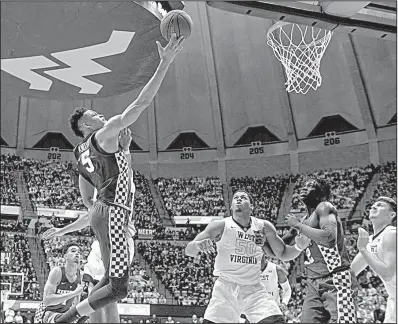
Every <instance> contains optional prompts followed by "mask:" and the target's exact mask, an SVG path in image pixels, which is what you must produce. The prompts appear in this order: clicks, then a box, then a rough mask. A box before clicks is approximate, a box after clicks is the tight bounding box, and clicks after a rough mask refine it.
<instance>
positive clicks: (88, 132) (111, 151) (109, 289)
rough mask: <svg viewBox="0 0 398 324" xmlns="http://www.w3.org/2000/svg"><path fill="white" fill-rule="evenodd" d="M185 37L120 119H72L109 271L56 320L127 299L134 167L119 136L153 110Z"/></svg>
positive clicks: (164, 53)
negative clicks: (128, 228)
mask: <svg viewBox="0 0 398 324" xmlns="http://www.w3.org/2000/svg"><path fill="white" fill-rule="evenodd" d="M183 40H184V38H183V37H180V38H179V39H176V35H175V34H173V35H172V37H171V38H170V41H169V43H168V44H167V46H166V47H165V48H163V47H162V46H161V45H160V43H159V42H157V45H158V52H159V56H160V63H159V65H158V68H157V70H156V72H155V74H154V75H153V77H152V78H151V79H150V80H149V82H148V84H147V85H146V86H145V87H144V88H143V89H142V91H141V93H140V95H139V96H138V98H137V99H136V100H135V101H134V102H133V103H132V104H131V105H130V106H128V107H127V108H126V109H125V110H124V112H123V113H122V114H120V115H116V116H114V117H112V118H111V119H109V120H108V121H106V120H105V118H104V116H102V115H100V114H98V113H97V112H95V111H93V110H89V109H86V108H77V109H76V110H75V111H74V113H73V114H72V116H71V117H70V123H71V128H72V130H73V131H74V132H75V134H76V135H77V136H79V137H82V138H84V139H83V141H82V142H81V143H80V144H79V145H77V146H76V148H75V150H74V153H75V156H76V159H77V161H78V169H79V187H80V191H81V193H82V196H83V200H84V199H85V192H86V191H87V192H90V193H91V192H92V191H93V188H94V187H95V188H96V189H97V191H98V197H97V201H96V202H95V203H94V204H93V205H92V207H90V209H89V213H88V219H89V221H90V223H91V227H92V229H93V232H94V233H95V236H96V237H97V239H98V241H99V243H100V249H101V256H102V261H103V262H104V267H105V269H106V273H105V276H104V277H103V279H102V280H101V281H100V282H99V283H98V284H97V285H96V286H95V287H94V289H93V291H92V293H91V294H90V296H89V297H88V298H87V299H86V300H84V301H82V302H80V303H79V304H78V305H77V306H75V307H71V308H70V309H69V310H68V311H67V312H66V313H65V314H63V315H61V316H60V317H58V318H57V319H56V320H55V321H56V322H66V323H71V322H72V321H74V320H75V319H76V318H79V317H81V316H85V315H89V314H91V313H94V312H95V311H96V310H98V309H100V308H102V307H104V306H106V305H109V304H111V303H114V302H117V301H119V300H121V299H123V298H125V297H126V296H127V293H128V291H127V290H128V282H129V266H130V265H129V249H128V243H127V237H126V226H127V225H128V223H127V222H128V214H129V212H130V207H129V206H130V199H131V194H130V192H131V172H132V171H131V167H130V166H129V163H128V160H127V158H126V156H125V154H124V152H123V151H121V150H120V148H119V133H120V132H121V131H122V130H123V129H126V128H127V127H128V126H130V125H131V124H133V123H134V122H135V121H136V120H137V119H138V117H139V116H140V114H141V113H142V112H143V111H144V110H145V109H146V107H148V106H149V104H150V103H151V101H152V100H153V98H154V97H155V95H156V93H157V92H158V90H159V87H160V85H161V83H162V81H163V78H164V76H165V75H166V72H167V70H168V68H169V66H170V64H171V62H173V60H174V58H175V56H176V55H177V53H178V52H180V51H181V49H182V42H183Z"/></svg>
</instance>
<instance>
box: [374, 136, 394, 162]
mask: <svg viewBox="0 0 398 324" xmlns="http://www.w3.org/2000/svg"><path fill="white" fill-rule="evenodd" d="M378 145H379V155H380V162H381V163H386V162H388V161H396V160H397V139H392V140H387V141H381V142H379V143H378Z"/></svg>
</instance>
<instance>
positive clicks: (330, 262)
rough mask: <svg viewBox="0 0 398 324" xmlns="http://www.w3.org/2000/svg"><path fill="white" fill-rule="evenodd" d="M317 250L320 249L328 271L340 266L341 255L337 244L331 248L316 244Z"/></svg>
mask: <svg viewBox="0 0 398 324" xmlns="http://www.w3.org/2000/svg"><path fill="white" fill-rule="evenodd" d="M318 248H319V251H321V253H322V256H323V259H324V260H325V263H326V266H327V267H328V270H329V272H333V270H334V269H336V268H337V267H340V266H341V257H340V253H339V249H338V247H337V244H336V245H335V246H334V247H333V248H328V247H324V246H322V245H319V244H318Z"/></svg>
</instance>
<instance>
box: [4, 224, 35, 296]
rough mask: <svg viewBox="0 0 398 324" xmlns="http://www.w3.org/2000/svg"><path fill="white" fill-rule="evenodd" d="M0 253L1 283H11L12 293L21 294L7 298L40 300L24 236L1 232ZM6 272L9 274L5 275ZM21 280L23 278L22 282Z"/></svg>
mask: <svg viewBox="0 0 398 324" xmlns="http://www.w3.org/2000/svg"><path fill="white" fill-rule="evenodd" d="M0 252H1V255H2V256H3V258H2V259H3V263H2V264H1V272H2V273H3V274H2V278H1V280H2V282H6V283H11V292H12V293H17V294H19V293H21V292H22V295H10V296H9V298H10V299H26V300H27V299H29V300H41V297H42V296H41V294H40V291H39V286H38V281H37V276H36V271H35V269H34V267H33V263H32V256H31V253H30V251H29V246H28V242H27V240H26V239H25V237H24V235H22V234H16V233H11V232H2V233H1V245H0ZM6 272H7V273H10V274H7V275H5V274H4V273H6ZM22 275H23V277H22ZM22 278H24V279H23V282H22Z"/></svg>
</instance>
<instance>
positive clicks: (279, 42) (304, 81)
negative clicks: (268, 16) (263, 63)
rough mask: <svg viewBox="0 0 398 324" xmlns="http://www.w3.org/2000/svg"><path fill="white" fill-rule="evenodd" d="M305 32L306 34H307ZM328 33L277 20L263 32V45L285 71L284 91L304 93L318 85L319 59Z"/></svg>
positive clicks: (324, 47) (323, 51) (326, 42)
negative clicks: (271, 51) (264, 36)
mask: <svg viewBox="0 0 398 324" xmlns="http://www.w3.org/2000/svg"><path fill="white" fill-rule="evenodd" d="M307 32H308V33H307ZM331 37H332V32H331V31H328V30H324V29H319V28H315V27H309V26H305V27H300V26H299V25H297V24H292V23H287V22H282V21H278V22H277V23H276V24H274V25H273V26H272V27H271V28H270V29H269V30H268V33H267V44H268V45H269V46H271V47H272V49H273V51H274V54H275V56H276V58H277V59H278V60H279V61H280V62H281V63H282V64H283V66H284V67H285V71H286V76H287V81H286V83H285V85H286V91H288V92H292V91H295V92H297V93H302V94H306V93H307V92H308V91H309V90H310V89H311V88H312V89H314V90H316V89H318V87H319V86H320V85H321V83H322V76H321V73H320V71H319V67H320V65H321V60H322V57H323V54H324V53H325V50H326V48H327V46H328V45H329V42H330V39H331Z"/></svg>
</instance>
